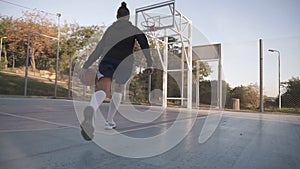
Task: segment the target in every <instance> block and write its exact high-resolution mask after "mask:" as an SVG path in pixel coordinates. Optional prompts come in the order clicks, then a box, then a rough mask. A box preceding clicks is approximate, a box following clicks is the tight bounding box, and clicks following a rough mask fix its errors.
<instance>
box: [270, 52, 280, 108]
mask: <svg viewBox="0 0 300 169" xmlns="http://www.w3.org/2000/svg"><path fill="white" fill-rule="evenodd" d="M269 52H277V53H278V108H279V110H280V109H281V95H280V52H279V51H278V50H275V49H269Z"/></svg>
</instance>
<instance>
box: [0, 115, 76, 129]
mask: <svg viewBox="0 0 300 169" xmlns="http://www.w3.org/2000/svg"><path fill="white" fill-rule="evenodd" d="M0 114H2V115H7V116H11V117H17V118H22V119H26V120H33V121H38V122H42V123H47V124H52V125H56V126H62V127H69V128H77V129H79V128H80V127H77V126H72V125H67V124H63V123H57V122H52V121H47V120H41V119H37V118H33V117H26V116H20V115H15V114H11V113H4V112H0ZM4 131H5V130H4ZM11 131H14V130H11ZM16 131H17V130H16ZM30 131H32V130H30Z"/></svg>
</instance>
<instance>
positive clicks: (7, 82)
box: [0, 73, 68, 97]
mask: <svg viewBox="0 0 300 169" xmlns="http://www.w3.org/2000/svg"><path fill="white" fill-rule="evenodd" d="M24 84H25V79H24V77H20V76H15V75H8V74H4V73H0V94H1V95H24ZM27 87H28V88H27V95H28V96H54V88H55V85H54V83H53V84H52V83H46V82H42V81H38V80H35V79H30V78H28V82H27ZM57 96H58V97H67V96H68V89H67V88H65V87H63V86H60V85H58V86H57Z"/></svg>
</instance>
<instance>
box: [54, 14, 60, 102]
mask: <svg viewBox="0 0 300 169" xmlns="http://www.w3.org/2000/svg"><path fill="white" fill-rule="evenodd" d="M56 16H57V25H58V27H57V29H58V33H57V51H56V63H55V87H54V98H56V97H57V79H58V60H59V41H60V17H61V14H60V13H57V14H56Z"/></svg>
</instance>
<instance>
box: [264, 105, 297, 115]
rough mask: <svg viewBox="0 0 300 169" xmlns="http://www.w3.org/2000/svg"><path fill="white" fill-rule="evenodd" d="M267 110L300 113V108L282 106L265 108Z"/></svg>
mask: <svg viewBox="0 0 300 169" xmlns="http://www.w3.org/2000/svg"><path fill="white" fill-rule="evenodd" d="M265 111H266V112H280V113H290V114H298V115H300V108H286V107H282V108H281V109H280V110H279V109H278V108H275V107H273V108H265Z"/></svg>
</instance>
